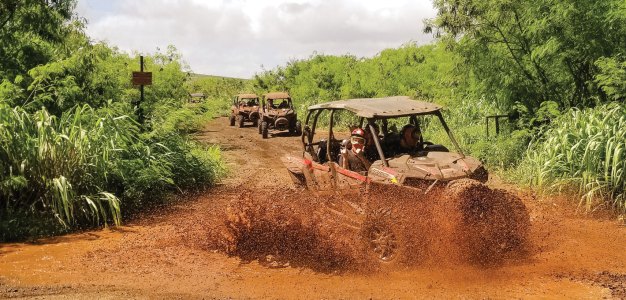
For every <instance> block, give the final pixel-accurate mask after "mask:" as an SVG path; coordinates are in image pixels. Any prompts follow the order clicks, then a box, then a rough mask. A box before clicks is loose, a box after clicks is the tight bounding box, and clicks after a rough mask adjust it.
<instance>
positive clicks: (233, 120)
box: [229, 115, 235, 126]
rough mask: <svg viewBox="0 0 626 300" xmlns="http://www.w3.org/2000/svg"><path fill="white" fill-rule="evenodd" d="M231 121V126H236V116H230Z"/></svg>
mask: <svg viewBox="0 0 626 300" xmlns="http://www.w3.org/2000/svg"><path fill="white" fill-rule="evenodd" d="M229 121H230V126H235V116H233V115H230V118H229Z"/></svg>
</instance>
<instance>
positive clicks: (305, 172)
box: [282, 96, 529, 264]
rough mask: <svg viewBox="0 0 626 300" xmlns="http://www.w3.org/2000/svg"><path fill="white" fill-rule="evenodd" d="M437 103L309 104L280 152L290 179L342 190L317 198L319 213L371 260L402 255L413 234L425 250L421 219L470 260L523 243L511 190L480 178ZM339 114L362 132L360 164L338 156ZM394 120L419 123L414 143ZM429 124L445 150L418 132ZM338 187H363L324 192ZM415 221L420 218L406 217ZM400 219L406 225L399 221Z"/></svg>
mask: <svg viewBox="0 0 626 300" xmlns="http://www.w3.org/2000/svg"><path fill="white" fill-rule="evenodd" d="M441 110H442V107H441V106H439V105H436V104H433V103H429V102H422V101H416V100H412V99H410V98H409V97H405V96H396V97H387V98H374V99H350V100H340V101H334V102H327V103H321V104H317V105H313V106H310V107H309V109H308V115H307V117H306V122H305V126H304V129H303V133H302V147H303V156H302V157H294V156H285V157H283V158H282V161H283V163H284V164H285V166H286V167H287V169H288V171H289V174H290V175H291V177H292V179H293V180H294V182H295V183H296V184H297V185H298V186H303V187H306V188H307V189H309V190H311V191H313V192H314V194H316V195H320V194H321V195H328V196H327V197H328V199H343V200H329V201H327V202H326V203H325V204H326V207H327V209H328V213H329V214H331V215H332V216H333V218H332V219H333V220H338V222H340V223H343V224H348V225H347V226H348V227H351V228H353V229H355V230H356V231H357V232H358V233H359V234H360V237H362V238H363V239H364V245H365V246H366V248H367V249H368V250H366V251H369V252H370V253H371V255H372V256H373V257H374V258H375V259H376V260H378V261H379V263H381V264H389V263H392V262H394V261H398V260H402V259H398V258H399V257H403V256H404V257H405V258H406V256H407V255H408V253H406V252H405V249H406V244H405V243H406V241H407V240H411V241H413V242H412V243H413V244H419V243H422V244H423V245H425V246H424V247H423V248H422V250H420V251H418V252H419V253H422V252H423V253H427V252H428V251H429V250H428V244H431V243H430V242H429V240H428V239H429V238H430V239H432V238H433V237H432V234H431V235H428V234H424V233H423V232H422V233H420V232H419V231H420V230H423V229H425V228H426V229H429V228H440V229H438V230H440V231H442V232H443V231H446V230H447V229H450V228H452V229H450V230H456V231H457V233H459V236H462V238H461V237H455V240H454V242H455V243H465V244H464V245H465V246H463V247H461V249H468V250H463V251H466V252H467V253H462V254H464V255H468V256H472V257H471V259H473V260H476V261H479V262H482V261H484V260H485V259H497V258H502V257H506V256H507V255H508V254H510V253H512V252H515V251H517V250H518V249H519V248H520V247H522V245H523V244H524V241H525V237H526V231H527V228H528V224H529V217H528V213H527V211H526V209H525V206H524V204H523V203H522V202H521V200H520V199H519V198H518V197H516V196H514V195H512V194H509V193H507V192H506V191H504V190H492V189H490V188H489V187H487V186H486V185H485V184H484V182H486V181H487V177H488V174H487V171H486V170H485V168H484V167H483V165H482V163H481V162H480V161H479V160H478V159H476V158H474V157H471V156H468V155H465V154H464V152H463V151H462V150H461V149H460V147H459V145H458V143H457V141H456V140H455V138H454V136H453V134H452V132H451V130H450V128H449V127H448V125H447V124H446V122H445V120H444V118H443V116H442V113H441ZM338 115H341V117H338ZM322 119H323V120H322ZM346 119H348V120H352V121H354V122H358V123H357V124H354V125H356V126H358V127H360V128H362V129H364V130H366V133H369V134H370V135H371V136H370V137H369V139H368V141H369V143H368V144H366V145H365V151H366V152H367V153H369V154H370V155H369V157H370V159H371V160H372V161H371V166H370V167H369V169H368V170H367V171H366V172H355V171H353V170H349V169H346V168H343V167H342V166H341V165H340V164H339V157H340V156H341V155H342V153H345V152H342V150H346V149H345V148H344V149H342V148H343V147H349V143H346V140H344V139H341V135H342V131H340V130H337V129H336V127H337V126H336V124H335V123H336V122H337V121H339V120H343V121H344V123H345V120H346ZM320 124H324V125H325V126H326V124H328V127H327V128H324V129H323V135H322V136H321V137H319V136H317V135H316V132H317V131H318V127H319V125H320ZM399 127H401V128H411V127H412V128H413V129H414V128H417V130H419V131H420V134H419V136H418V138H419V144H418V145H417V146H416V147H415V148H414V149H408V150H407V151H403V150H402V147H400V145H399V143H401V142H400V141H401V139H402V132H398V130H394V129H393V128H399ZM436 127H438V132H439V133H443V132H445V135H447V137H448V140H449V141H447V142H448V145H449V146H450V148H452V149H454V151H449V150H448V147H445V146H443V145H441V144H434V143H432V142H429V141H427V140H425V139H424V136H428V134H422V132H424V131H429V130H435V129H434V128H436ZM344 128H345V126H344ZM346 132H347V133H346ZM349 132H350V131H346V130H345V129H343V133H344V134H346V135H347V136H346V138H350V133H349ZM372 133H373V134H372ZM426 133H428V132H426ZM445 135H442V134H439V135H438V136H445ZM438 142H443V141H438ZM368 147H370V148H369V150H370V151H367V150H368ZM372 150H373V151H372ZM339 192H340V193H341V194H346V192H348V194H350V192H356V193H358V194H360V195H365V196H364V197H360V198H358V197H356V198H351V197H333V196H332V195H336V194H337V193H339ZM325 197H326V196H325ZM356 199H360V200H356ZM434 207H438V208H436V209H435V208H434ZM416 211H419V213H415V212H416ZM412 213H413V214H414V215H411V214H412ZM443 219H446V220H443ZM407 220H409V221H407ZM420 220H429V221H424V222H422V224H421V225H419V226H418V225H415V224H416V223H415V222H419V221H420ZM429 222H430V223H429ZM408 224H412V225H411V226H409V225H408ZM340 225H342V224H340ZM338 226H339V225H338ZM407 226H409V227H412V228H415V229H414V230H413V231H412V230H407ZM417 228H421V229H417ZM429 230H430V229H429ZM407 232H408V233H407ZM407 234H409V235H411V237H410V238H409V237H407ZM428 236H430V237H429V238H427V237H428ZM435 236H437V235H436V234H435ZM441 236H444V234H443V233H442V235H441ZM469 249H473V250H472V251H470V250H469ZM431 250H432V249H431ZM432 251H435V250H432ZM463 251H462V252H463ZM419 253H417V252H416V253H413V254H415V255H418V256H419V255H421V254H419ZM424 255H426V254H424Z"/></svg>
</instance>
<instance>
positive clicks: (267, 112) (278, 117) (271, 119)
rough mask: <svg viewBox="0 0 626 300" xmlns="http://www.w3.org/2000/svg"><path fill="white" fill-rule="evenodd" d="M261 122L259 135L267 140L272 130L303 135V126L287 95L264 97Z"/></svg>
mask: <svg viewBox="0 0 626 300" xmlns="http://www.w3.org/2000/svg"><path fill="white" fill-rule="evenodd" d="M260 114H261V122H260V123H259V124H258V127H259V134H261V135H262V136H263V138H264V139H266V138H267V135H268V132H269V130H270V129H274V130H281V131H284V130H289V132H290V133H292V134H297V135H300V134H301V133H302V124H301V123H300V121H298V115H297V114H296V110H295V109H294V107H293V102H292V100H291V97H290V96H289V94H287V93H282V92H275V93H268V94H265V95H263V101H262V109H261V110H260Z"/></svg>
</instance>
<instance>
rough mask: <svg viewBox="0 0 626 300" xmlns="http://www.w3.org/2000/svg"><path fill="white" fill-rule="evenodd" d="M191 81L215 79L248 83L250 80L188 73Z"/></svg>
mask: <svg viewBox="0 0 626 300" xmlns="http://www.w3.org/2000/svg"><path fill="white" fill-rule="evenodd" d="M190 75H191V78H192V79H200V78H215V79H226V80H229V79H234V80H242V81H250V80H252V79H249V78H237V77H226V76H217V75H206V74H197V73H190Z"/></svg>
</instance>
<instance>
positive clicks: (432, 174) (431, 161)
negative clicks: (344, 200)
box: [370, 152, 482, 184]
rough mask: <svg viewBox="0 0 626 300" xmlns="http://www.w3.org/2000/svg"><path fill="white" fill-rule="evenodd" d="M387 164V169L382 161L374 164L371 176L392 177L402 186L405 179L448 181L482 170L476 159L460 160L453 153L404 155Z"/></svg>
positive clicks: (459, 157)
mask: <svg viewBox="0 0 626 300" xmlns="http://www.w3.org/2000/svg"><path fill="white" fill-rule="evenodd" d="M388 163H389V167H388V168H387V167H385V166H383V164H382V161H376V162H374V163H373V164H372V168H371V169H370V171H373V172H370V173H371V175H373V176H380V177H389V178H388V179H391V178H390V176H389V175H392V176H391V177H394V178H395V179H394V180H393V181H396V183H399V184H403V183H404V181H405V180H407V179H422V180H440V181H450V180H455V179H461V178H470V177H472V175H473V174H474V172H476V171H477V170H479V169H481V168H482V163H481V162H480V161H479V160H477V159H476V158H473V157H470V156H465V157H463V158H462V157H461V155H460V154H458V153H454V152H428V153H427V155H425V156H417V155H414V156H411V155H408V154H405V155H400V156H396V157H393V158H391V159H388ZM381 171H382V172H381ZM383 175H385V176H383Z"/></svg>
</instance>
